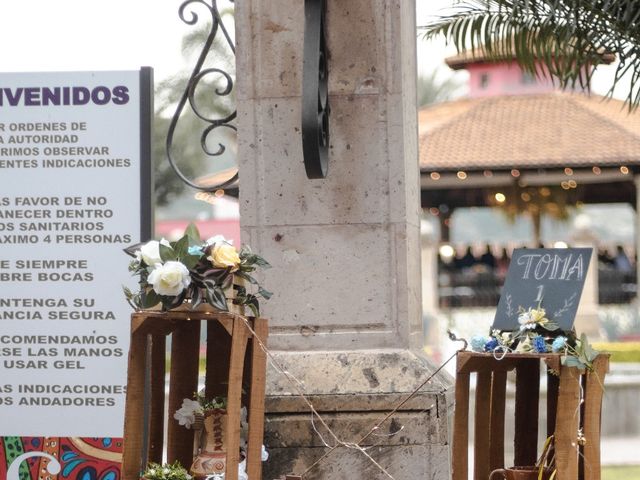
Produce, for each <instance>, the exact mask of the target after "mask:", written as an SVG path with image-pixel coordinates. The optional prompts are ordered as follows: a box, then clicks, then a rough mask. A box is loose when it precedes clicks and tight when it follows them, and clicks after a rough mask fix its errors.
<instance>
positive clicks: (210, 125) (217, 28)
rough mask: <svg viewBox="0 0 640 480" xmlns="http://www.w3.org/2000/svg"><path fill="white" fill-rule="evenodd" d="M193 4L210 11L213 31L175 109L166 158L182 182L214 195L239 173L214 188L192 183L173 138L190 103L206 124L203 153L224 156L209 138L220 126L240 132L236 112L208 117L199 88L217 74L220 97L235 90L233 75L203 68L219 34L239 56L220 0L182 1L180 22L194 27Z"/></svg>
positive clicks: (230, 182)
mask: <svg viewBox="0 0 640 480" xmlns="http://www.w3.org/2000/svg"><path fill="white" fill-rule="evenodd" d="M228 1H229V2H230V3H233V2H234V0H228ZM194 5H201V6H204V8H205V9H207V10H208V11H209V13H210V14H211V29H210V31H209V35H208V37H207V40H206V42H205V44H204V46H203V48H202V51H201V52H200V55H199V56H198V60H197V62H196V65H195V67H194V69H193V72H192V73H191V76H190V77H189V81H188V83H187V87H186V89H185V91H184V93H183V94H182V97H181V98H180V101H179V102H178V106H177V107H176V111H175V113H174V115H173V117H172V118H171V123H170V124H169V131H168V133H167V140H166V152H167V159H168V160H169V164H170V165H171V168H173V170H174V171H175V172H176V174H177V175H178V177H180V179H181V180H182V181H183V182H184V183H186V184H187V185H189V186H190V187H192V188H195V189H197V190H200V191H204V192H213V191H215V190H218V189H224V188H227V187H229V186H231V185H234V184H235V183H236V181H237V180H238V173H237V172H236V174H235V175H233V176H232V177H231V178H229V179H226V180H223V181H221V182H220V183H216V184H214V185H208V186H206V187H203V186H202V185H199V184H197V183H195V182H193V181H192V180H190V179H189V178H187V176H186V175H185V174H184V173H183V172H182V171H181V170H180V168H179V167H178V165H177V162H176V159H175V157H174V155H173V153H172V150H173V137H174V134H175V130H176V126H177V125H178V121H179V120H180V116H181V114H182V112H183V110H184V108H185V107H186V105H187V102H188V103H189V106H190V107H191V110H192V112H193V113H194V114H195V115H196V116H197V117H199V118H200V119H201V120H202V121H204V122H205V124H207V125H206V127H205V128H204V130H203V131H202V133H201V135H200V146H201V148H202V151H203V152H204V153H205V154H206V155H208V156H211V157H216V156H219V155H222V154H223V153H224V151H225V149H226V147H225V146H224V145H223V144H222V143H219V144H218V149H217V150H215V151H212V150H210V149H209V148H208V146H207V137H208V136H209V134H210V133H211V132H213V131H214V130H215V129H216V128H220V127H222V128H227V129H230V130H232V131H233V132H236V131H237V129H236V127H235V125H233V123H232V122H233V121H234V120H235V118H236V115H237V112H236V111H233V112H231V113H230V114H229V115H227V116H226V117H224V118H213V117H211V116H208V115H206V114H205V113H204V112H203V110H202V109H201V108H199V107H198V105H197V103H196V89H197V87H198V84H199V83H200V81H201V80H202V79H203V78H205V77H206V76H207V75H211V74H217V75H220V76H221V77H222V78H223V79H224V82H225V83H224V86H223V87H219V88H216V89H215V90H214V93H215V95H218V96H226V95H229V94H230V93H231V92H232V90H233V78H232V77H231V75H229V73H227V72H225V71H224V70H221V69H219V68H203V66H204V63H205V60H206V59H207V55H208V54H209V51H210V50H211V46H212V45H213V42H214V40H215V38H216V35H217V34H218V33H219V32H221V33H222V35H223V36H224V40H225V41H226V43H227V44H228V45H229V48H230V50H231V52H232V53H233V54H234V55H235V53H236V50H235V45H234V42H233V40H232V38H231V35H229V32H228V30H227V28H226V27H225V25H224V22H223V20H222V16H221V14H220V10H219V8H218V4H217V0H210V3H207V1H205V0H186V1H185V2H183V3H182V5H180V9H179V16H180V19H181V20H182V21H183V22H184V23H186V24H188V25H195V24H196V23H198V15H197V14H196V13H195V12H194V11H189V12H188V13H190V17H187V15H186V14H187V7H193V6H194Z"/></svg>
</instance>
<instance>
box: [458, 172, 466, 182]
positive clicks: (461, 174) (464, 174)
mask: <svg viewBox="0 0 640 480" xmlns="http://www.w3.org/2000/svg"><path fill="white" fill-rule="evenodd" d="M456 175H457V177H458V178H459V179H460V180H466V179H467V172H464V171H462V170H460V171H459V172H458V173H457V174H456Z"/></svg>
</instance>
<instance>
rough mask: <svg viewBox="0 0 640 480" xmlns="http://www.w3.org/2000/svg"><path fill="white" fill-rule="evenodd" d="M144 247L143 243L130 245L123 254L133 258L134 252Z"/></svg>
mask: <svg viewBox="0 0 640 480" xmlns="http://www.w3.org/2000/svg"><path fill="white" fill-rule="evenodd" d="M143 245H144V243H136V244H135V245H131V246H129V247H127V248H125V249H124V253H126V254H127V255H130V256H132V257H134V258H135V256H136V252H137V251H138V250H140V248H141V247H142V246H143Z"/></svg>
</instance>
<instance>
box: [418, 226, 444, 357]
mask: <svg viewBox="0 0 640 480" xmlns="http://www.w3.org/2000/svg"><path fill="white" fill-rule="evenodd" d="M420 236H421V240H422V242H421V243H422V325H423V328H424V330H425V332H424V336H425V344H426V345H427V346H428V347H429V349H430V350H431V352H432V354H436V353H438V352H439V351H440V348H439V347H440V342H441V341H442V336H441V334H440V333H441V332H440V328H439V325H438V313H439V297H438V274H439V272H438V246H439V241H438V234H437V232H436V231H435V228H433V225H432V224H431V223H429V221H428V220H422V221H421V223H420ZM436 358H437V357H436Z"/></svg>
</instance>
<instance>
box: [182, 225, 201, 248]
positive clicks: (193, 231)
mask: <svg viewBox="0 0 640 480" xmlns="http://www.w3.org/2000/svg"><path fill="white" fill-rule="evenodd" d="M184 234H185V236H187V237H189V242H190V245H201V244H202V238H201V237H200V231H198V227H196V225H195V223H190V224H189V225H188V226H187V229H186V230H185V231H184Z"/></svg>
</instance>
